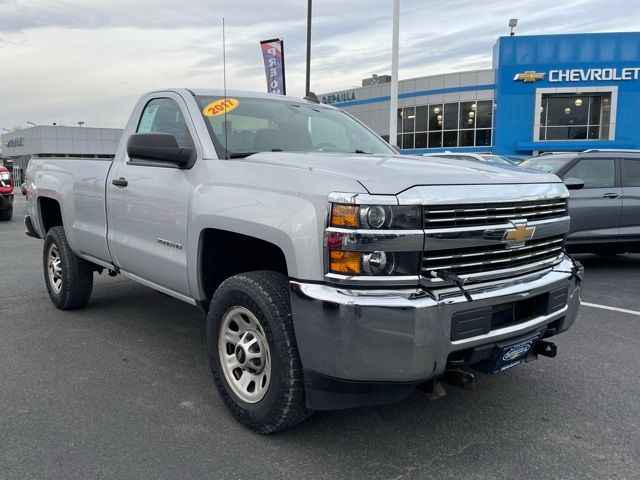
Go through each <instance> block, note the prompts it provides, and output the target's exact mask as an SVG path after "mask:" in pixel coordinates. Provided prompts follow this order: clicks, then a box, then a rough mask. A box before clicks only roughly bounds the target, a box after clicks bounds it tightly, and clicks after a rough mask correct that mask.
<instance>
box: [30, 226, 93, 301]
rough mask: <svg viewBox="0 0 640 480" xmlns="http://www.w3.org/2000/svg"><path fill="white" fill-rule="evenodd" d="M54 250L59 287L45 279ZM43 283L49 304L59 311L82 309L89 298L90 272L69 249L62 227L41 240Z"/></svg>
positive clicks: (50, 231) (88, 267)
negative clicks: (53, 250) (58, 273)
mask: <svg viewBox="0 0 640 480" xmlns="http://www.w3.org/2000/svg"><path fill="white" fill-rule="evenodd" d="M52 246H53V247H55V249H57V252H58V256H59V258H60V266H61V269H62V273H61V276H60V280H61V282H60V286H59V287H56V286H55V285H54V284H53V281H52V279H51V276H50V275H49V254H50V249H51V248H52ZM42 262H43V267H44V281H45V283H46V284H47V291H48V292H49V297H50V298H51V301H52V302H53V304H54V305H55V306H56V307H58V308H59V309H61V310H71V309H74V308H80V307H84V306H85V305H86V304H87V302H88V301H89V298H90V297H91V290H92V289H93V268H92V266H91V264H90V263H89V262H87V261H85V260H82V259H81V258H79V257H78V256H76V254H75V253H73V251H72V250H71V248H70V247H69V243H68V242H67V237H66V235H65V233H64V228H63V227H52V228H51V229H49V231H48V232H47V236H46V237H45V239H44V249H43V254H42Z"/></svg>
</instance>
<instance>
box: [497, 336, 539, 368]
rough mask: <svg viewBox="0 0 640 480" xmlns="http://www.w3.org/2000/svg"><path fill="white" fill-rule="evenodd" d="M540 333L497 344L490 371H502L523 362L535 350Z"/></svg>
mask: <svg viewBox="0 0 640 480" xmlns="http://www.w3.org/2000/svg"><path fill="white" fill-rule="evenodd" d="M539 339H540V333H536V334H535V335H529V336H528V337H524V338H520V339H518V340H509V341H507V342H504V343H500V344H498V345H496V353H495V354H494V357H493V359H492V362H491V365H492V366H491V369H490V370H489V373H492V374H493V373H500V372H504V371H505V370H508V369H510V368H513V367H515V366H517V365H520V364H521V363H523V362H524V361H525V360H526V359H527V357H528V356H529V353H531V351H533V348H534V347H535V345H536V342H537V341H538V340H539Z"/></svg>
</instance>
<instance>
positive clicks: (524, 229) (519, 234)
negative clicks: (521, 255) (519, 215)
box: [502, 222, 536, 248]
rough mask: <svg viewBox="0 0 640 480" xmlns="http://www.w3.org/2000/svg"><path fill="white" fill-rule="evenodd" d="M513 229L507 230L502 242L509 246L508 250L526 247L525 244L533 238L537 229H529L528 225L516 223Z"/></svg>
mask: <svg viewBox="0 0 640 480" xmlns="http://www.w3.org/2000/svg"><path fill="white" fill-rule="evenodd" d="M511 223H512V224H513V228H511V229H508V230H505V232H504V236H503V237H502V241H503V242H504V243H506V244H507V248H517V247H522V246H524V244H525V242H526V241H527V240H529V239H530V238H532V237H533V233H534V232H535V231H536V227H528V226H527V223H526V222H524V223H517V224H516V223H515V222H511Z"/></svg>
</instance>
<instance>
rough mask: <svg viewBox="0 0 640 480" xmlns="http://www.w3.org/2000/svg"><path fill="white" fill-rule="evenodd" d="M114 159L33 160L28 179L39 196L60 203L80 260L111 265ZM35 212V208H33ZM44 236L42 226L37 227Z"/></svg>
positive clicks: (54, 158)
mask: <svg viewBox="0 0 640 480" xmlns="http://www.w3.org/2000/svg"><path fill="white" fill-rule="evenodd" d="M112 163H113V159H110V158H93V157H76V158H69V157H46V158H33V159H32V160H31V161H30V162H29V168H28V170H27V178H28V180H29V183H30V185H37V190H36V191H35V193H36V195H30V197H29V201H30V202H32V201H35V200H34V199H35V198H37V197H38V196H46V197H50V198H54V199H57V200H58V201H59V202H60V205H63V206H64V207H63V209H62V219H63V222H64V224H65V225H66V226H67V227H68V228H66V233H67V237H68V241H69V245H70V246H71V248H72V249H73V250H74V251H75V252H76V253H77V254H78V255H80V256H90V257H95V258H98V259H101V260H104V261H110V260H111V257H110V255H109V249H108V248H107V217H106V210H105V192H106V179H107V175H108V173H109V169H110V168H111V164H112ZM31 207H32V208H33V207H35V206H31ZM35 228H36V229H38V230H39V233H40V234H41V236H44V233H45V232H44V231H42V226H41V225H36V226H35Z"/></svg>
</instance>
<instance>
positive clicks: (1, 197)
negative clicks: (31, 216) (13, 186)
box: [0, 193, 13, 210]
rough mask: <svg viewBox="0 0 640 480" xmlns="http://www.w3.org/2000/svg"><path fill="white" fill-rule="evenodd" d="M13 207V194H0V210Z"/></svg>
mask: <svg viewBox="0 0 640 480" xmlns="http://www.w3.org/2000/svg"><path fill="white" fill-rule="evenodd" d="M12 206H13V193H0V210H5V209H7V208H11V207H12Z"/></svg>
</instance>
